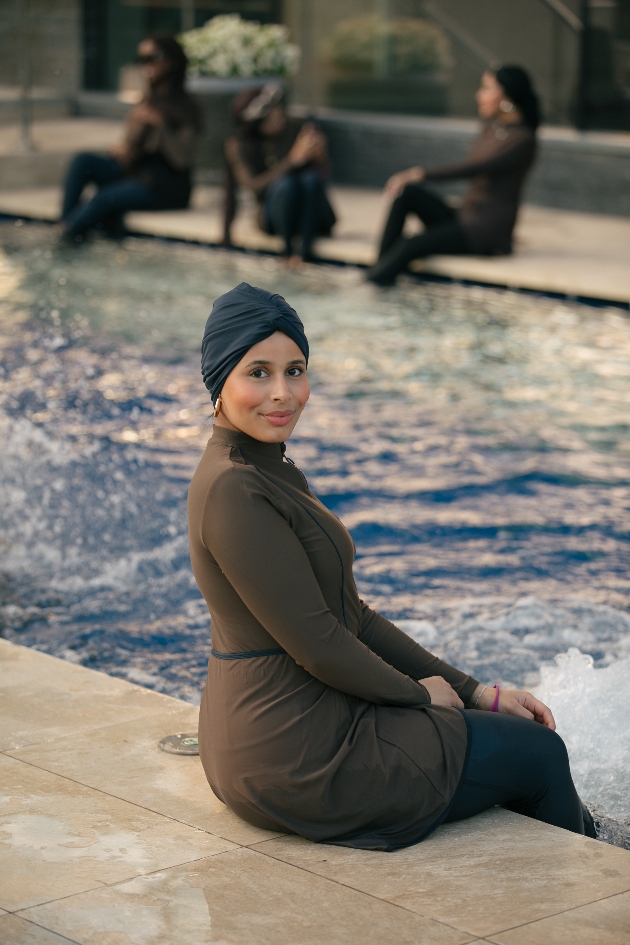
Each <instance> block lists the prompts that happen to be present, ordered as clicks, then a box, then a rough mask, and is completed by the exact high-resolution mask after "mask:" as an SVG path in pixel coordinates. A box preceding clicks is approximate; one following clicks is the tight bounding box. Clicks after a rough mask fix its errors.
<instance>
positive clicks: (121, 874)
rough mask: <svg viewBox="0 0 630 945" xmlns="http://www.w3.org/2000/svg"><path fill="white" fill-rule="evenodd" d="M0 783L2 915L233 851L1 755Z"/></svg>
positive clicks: (223, 842)
mask: <svg viewBox="0 0 630 945" xmlns="http://www.w3.org/2000/svg"><path fill="white" fill-rule="evenodd" d="M110 763H111V758H110ZM0 785H2V787H1V788H0V790H1V791H2V794H3V795H4V799H5V801H4V804H3V807H4V812H3V813H2V815H0V850H1V851H2V855H1V857H0V905H2V907H3V908H4V909H6V910H7V911H10V912H14V911H16V910H18V909H24V908H27V907H28V906H31V905H35V904H36V903H40V902H46V901H48V900H50V899H58V898H60V897H62V896H71V895H73V894H74V893H77V892H81V891H84V890H87V889H93V888H94V887H95V886H100V885H102V884H104V883H115V882H120V881H122V880H125V879H129V878H131V877H133V876H137V875H138V874H139V873H150V872H153V871H155V870H158V869H163V868H165V867H168V866H174V865H176V864H180V863H188V862H190V861H192V860H197V859H200V858H202V857H208V856H212V855H214V854H218V853H223V852H224V851H225V850H229V849H231V848H232V847H233V844H231V843H230V842H229V841H227V840H222V839H219V838H218V837H215V836H213V835H212V834H209V833H206V832H205V831H202V830H196V829H194V828H192V827H188V826H186V825H184V824H180V823H177V822H176V821H173V820H171V819H169V818H167V817H162V816H161V815H159V814H155V813H153V812H152V811H148V810H144V809H143V808H141V807H139V806H138V805H135V804H129V803H127V802H126V801H121V800H119V799H118V798H115V797H110V796H109V795H108V794H105V793H103V792H102V791H95V790H93V789H91V788H88V787H85V786H84V785H82V784H77V783H76V782H75V781H71V780H69V779H68V778H63V777H60V776H59V775H56V774H50V773H49V772H46V771H42V770H41V769H39V768H36V767H34V766H33V765H30V764H26V763H24V762H22V761H17V760H15V759H13V758H9V757H7V756H6V755H3V756H0Z"/></svg>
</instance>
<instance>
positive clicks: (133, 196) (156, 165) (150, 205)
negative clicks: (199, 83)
mask: <svg viewBox="0 0 630 945" xmlns="http://www.w3.org/2000/svg"><path fill="white" fill-rule="evenodd" d="M138 61H139V62H140V63H141V64H142V65H143V67H144V73H145V76H146V79H147V83H148V91H147V93H146V95H145V96H144V99H143V100H142V102H140V104H139V105H137V106H136V107H135V108H134V109H133V110H132V111H131V112H130V114H129V117H128V119H127V131H126V135H125V140H124V141H123V142H122V143H121V144H120V145H118V146H117V147H116V148H114V149H113V150H112V151H111V152H110V154H109V155H102V154H90V153H87V152H86V153H83V154H78V155H77V156H76V157H75V158H74V160H73V162H72V164H71V165H70V169H69V171H68V176H67V179H66V185H65V193H64V200H63V209H62V216H61V219H62V232H63V237H64V238H65V239H67V240H78V239H80V238H82V237H83V234H84V233H85V232H86V231H87V230H89V229H91V228H92V227H94V226H97V225H99V224H100V225H102V226H103V228H104V229H105V231H106V232H107V233H108V234H109V235H111V236H114V237H119V236H122V235H123V233H124V230H123V226H122V215H123V214H124V213H126V212H127V211H128V210H176V209H180V208H183V207H187V206H188V201H189V200H190V192H191V188H192V182H191V169H192V165H193V160H194V156H195V152H196V149H197V144H198V141H199V136H200V131H201V115H200V110H199V108H198V106H197V103H196V102H195V100H194V99H193V98H191V96H190V95H188V94H187V92H186V91H185V90H184V81H185V78H186V66H187V64H188V60H187V58H186V55H185V53H184V50H183V49H182V48H181V46H180V45H179V43H178V42H177V40H176V39H174V38H173V37H172V36H170V35H169V34H168V33H156V34H154V35H153V36H152V37H151V38H149V39H145V40H143V41H142V42H141V43H140V45H139V46H138ZM87 184H96V185H97V187H98V193H97V194H96V196H95V197H93V198H92V199H91V200H89V201H87V202H84V203H82V202H81V194H82V193H83V189H84V188H85V186H86V185H87Z"/></svg>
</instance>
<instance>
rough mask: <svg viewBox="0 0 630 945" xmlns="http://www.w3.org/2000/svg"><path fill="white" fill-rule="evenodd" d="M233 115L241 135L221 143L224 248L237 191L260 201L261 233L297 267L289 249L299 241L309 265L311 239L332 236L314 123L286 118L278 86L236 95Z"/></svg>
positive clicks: (320, 141) (322, 147) (321, 146)
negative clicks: (278, 241) (278, 242)
mask: <svg viewBox="0 0 630 945" xmlns="http://www.w3.org/2000/svg"><path fill="white" fill-rule="evenodd" d="M233 113H234V119H235V122H236V124H237V125H238V126H239V129H238V131H237V133H236V134H235V135H231V136H230V137H229V138H228V139H227V140H226V142H225V158H226V161H227V194H226V197H227V199H226V207H225V231H224V239H223V242H224V244H225V245H226V246H229V245H231V233H230V228H231V225H232V221H233V219H234V216H235V210H236V199H235V190H236V185H240V186H241V187H244V188H245V189H246V190H249V191H251V192H252V193H253V194H254V196H255V197H256V200H257V201H258V208H259V210H258V223H259V226H260V228H261V229H262V230H264V232H265V233H270V234H272V235H276V236H281V237H282V239H283V240H284V255H285V256H286V257H287V258H288V259H289V260H290V261H291V262H294V263H297V262H299V257H297V256H296V255H294V245H293V244H294V240H295V238H296V237H299V238H300V255H301V257H302V259H303V260H305V261H306V260H309V259H311V258H312V251H313V240H314V239H315V237H316V236H328V235H330V231H331V230H332V228H333V226H334V225H335V214H334V212H333V209H332V207H331V206H330V203H329V202H328V197H327V196H326V191H325V189H324V183H323V178H324V176H325V173H326V170H327V159H326V139H325V138H324V136H323V134H322V133H321V131H319V130H318V129H317V128H316V127H315V125H314V124H313V123H312V122H308V121H306V122H305V121H302V120H300V119H295V118H289V117H288V115H287V112H286V108H285V104H284V90H283V88H282V85H281V84H280V83H279V82H269V83H268V84H267V85H265V86H264V87H263V88H262V89H248V90H247V91H246V92H243V93H242V94H241V95H238V96H237V97H236V98H235V100H234V104H233Z"/></svg>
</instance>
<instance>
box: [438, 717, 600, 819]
mask: <svg viewBox="0 0 630 945" xmlns="http://www.w3.org/2000/svg"><path fill="white" fill-rule="evenodd" d="M463 714H464V716H465V718H466V722H467V723H468V733H469V739H470V750H469V754H468V761H467V763H466V767H465V769H464V772H463V774H462V777H461V780H460V784H459V787H458V789H457V793H456V795H455V801H454V803H453V805H452V807H451V809H450V811H449V813H448V815H447V817H446V820H445V822H446V823H448V822H449V821H454V820H463V819H464V818H466V817H472V816H473V815H474V814H480V813H481V812H482V811H484V810H488V808H490V807H494V806H495V805H496V804H499V805H501V807H506V808H507V809H508V810H513V811H515V812H516V813H517V814H525V816H526V817H533V818H534V819H535V820H542V821H543V822H544V823H546V824H552V825H553V826H554V827H563V828H564V829H565V830H571V831H573V833H580V834H584V833H586V834H587V835H588V836H591V837H594V836H595V828H594V826H593V821H592V818H591V816H590V814H589V813H588V811H587V810H586V808H585V807H584V806H583V804H582V802H581V801H580V798H579V797H578V794H577V791H576V790H575V786H574V784H573V779H572V778H571V770H570V768H569V757H568V755H567V750H566V747H565V744H564V742H563V741H562V739H561V738H560V736H559V735H557V734H556V733H555V732H552V731H551V729H548V728H545V726H544V725H540V724H539V723H538V722H530V721H529V720H528V719H522V718H519V717H518V716H515V715H504V714H502V713H496V714H495V713H493V712H480V711H464V712H463Z"/></svg>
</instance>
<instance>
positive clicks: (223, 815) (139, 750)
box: [10, 703, 278, 845]
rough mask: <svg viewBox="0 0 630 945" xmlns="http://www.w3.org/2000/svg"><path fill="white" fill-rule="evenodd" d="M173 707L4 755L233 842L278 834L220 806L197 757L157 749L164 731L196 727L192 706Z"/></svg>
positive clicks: (260, 838)
mask: <svg viewBox="0 0 630 945" xmlns="http://www.w3.org/2000/svg"><path fill="white" fill-rule="evenodd" d="M179 706H180V709H179V711H178V712H175V713H168V714H160V715H154V716H145V717H143V718H141V719H136V720H134V721H131V722H125V723H122V724H120V725H110V726H107V727H103V728H100V729H98V730H97V731H90V732H86V733H84V734H78V735H73V736H71V737H67V738H56V739H53V740H50V741H48V742H46V743H43V744H38V745H34V746H32V747H31V748H24V749H20V750H19V751H12V752H10V755H11V756H12V757H14V758H20V759H23V760H24V761H28V762H29V764H33V765H37V766H38V767H40V768H44V769H46V770H47V771H52V772H55V773H57V774H64V775H65V776H66V777H69V778H72V779H73V780H75V781H78V782H80V783H81V784H87V785H89V786H90V787H94V788H98V789H99V790H101V791H106V792H107V793H108V794H111V795H112V796H114V797H118V798H121V799H122V800H125V801H129V802H130V803H133V804H139V805H140V806H142V807H145V808H147V810H151V811H154V812H156V813H159V814H163V815H165V816H167V817H172V818H174V819H175V820H178V821H180V822H181V823H184V824H187V825H189V826H192V827H197V828H199V829H201V830H208V831H210V832H211V833H213V834H215V835H216V836H217V837H223V838H225V839H227V840H231V841H233V842H235V843H240V844H243V845H246V844H251V843H258V842H260V841H261V840H262V839H267V838H269V837H273V836H278V834H272V833H270V832H269V831H267V830H260V829H259V828H257V827H252V826H250V824H247V823H245V821H243V820H241V819H240V818H239V817H237V816H236V815H235V814H233V813H232V811H230V810H229V809H228V808H227V807H226V806H225V804H222V803H221V801H219V800H218V799H217V798H216V797H215V795H214V794H213V793H212V791H211V790H210V787H209V785H208V782H207V781H206V776H205V774H204V772H203V768H202V767H201V762H200V760H199V757H198V756H181V755H171V754H168V753H167V752H164V751H160V750H159V749H158V742H159V741H160V739H161V738H163V737H164V736H165V735H172V734H173V733H174V732H185V731H195V730H196V728H197V720H198V717H199V710H198V709H197V707H196V706H188V705H186V704H185V703H179ZM114 757H115V759H116V763H115V764H114V765H113V764H112V758H114Z"/></svg>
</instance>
